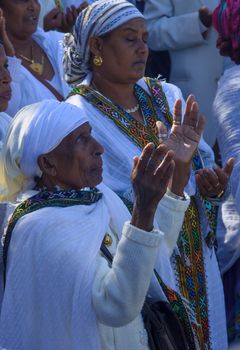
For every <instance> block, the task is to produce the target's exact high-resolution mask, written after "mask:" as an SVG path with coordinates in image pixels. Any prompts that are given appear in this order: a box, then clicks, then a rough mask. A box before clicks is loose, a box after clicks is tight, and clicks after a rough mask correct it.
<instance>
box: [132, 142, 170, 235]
mask: <svg viewBox="0 0 240 350" xmlns="http://www.w3.org/2000/svg"><path fill="white" fill-rule="evenodd" d="M166 151H167V150H166V146H164V145H159V146H158V147H157V149H156V150H154V145H153V144H152V143H149V144H148V145H147V146H146V147H144V149H143V151H142V154H141V156H140V157H135V158H134V165H133V170H132V174H131V179H132V186H133V189H134V194H135V201H134V208H133V214H132V221H131V223H132V224H133V225H135V226H137V227H139V228H142V229H144V230H146V231H150V230H151V229H152V225H153V218H154V214H155V211H156V208H157V205H158V203H159V201H160V200H161V198H162V197H163V196H164V194H165V192H166V190H167V185H168V181H169V177H171V176H172V173H173V170H174V161H173V157H174V153H173V152H172V151H168V152H166Z"/></svg>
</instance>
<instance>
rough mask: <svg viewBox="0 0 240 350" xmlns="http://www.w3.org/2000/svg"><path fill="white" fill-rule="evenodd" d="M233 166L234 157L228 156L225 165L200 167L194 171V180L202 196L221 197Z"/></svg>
mask: <svg viewBox="0 0 240 350" xmlns="http://www.w3.org/2000/svg"><path fill="white" fill-rule="evenodd" d="M233 166H234V158H229V159H228V161H227V163H226V165H225V167H224V168H220V167H219V166H217V165H216V166H214V167H213V170H212V169H207V168H204V169H200V170H198V171H197V172H196V182H197V185H198V189H199V192H200V194H201V196H202V197H209V198H211V197H213V198H214V197H219V198H220V197H221V196H222V195H223V194H224V191H225V189H226V187H227V184H228V180H229V177H230V176H231V173H232V170H233Z"/></svg>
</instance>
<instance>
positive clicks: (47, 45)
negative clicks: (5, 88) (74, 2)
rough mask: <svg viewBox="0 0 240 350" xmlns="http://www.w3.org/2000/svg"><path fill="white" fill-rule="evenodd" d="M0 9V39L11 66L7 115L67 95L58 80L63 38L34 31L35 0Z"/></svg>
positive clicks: (6, 2) (3, 3)
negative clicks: (45, 100)
mask: <svg viewBox="0 0 240 350" xmlns="http://www.w3.org/2000/svg"><path fill="white" fill-rule="evenodd" d="M0 8H1V9H2V10H1V11H0V24H1V28H0V30H1V36H2V38H3V41H4V46H5V50H6V53H7V55H8V56H10V60H12V61H13V63H14V71H13V73H12V79H13V82H12V90H13V96H12V99H11V101H10V103H9V107H8V110H7V112H8V114H9V115H11V116H14V114H15V113H16V112H18V110H19V109H20V108H22V107H23V106H26V105H28V104H30V103H34V102H38V101H42V100H43V99H46V98H53V99H58V100H63V99H64V97H66V96H67V94H68V92H69V88H68V86H67V84H66V83H65V82H64V81H63V79H62V76H63V72H62V52H63V49H62V44H61V39H62V35H63V34H61V33H58V32H54V31H50V32H47V33H46V32H44V31H43V30H42V29H40V28H38V17H39V12H40V4H39V2H38V1H37V0H27V1H15V0H0ZM5 22H6V30H5Z"/></svg>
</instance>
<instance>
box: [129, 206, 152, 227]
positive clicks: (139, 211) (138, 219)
mask: <svg viewBox="0 0 240 350" xmlns="http://www.w3.org/2000/svg"><path fill="white" fill-rule="evenodd" d="M154 214H155V210H151V209H149V208H142V207H141V206H140V207H139V205H138V204H137V203H136V202H135V203H134V206H133V212H132V220H131V225H133V226H136V227H138V228H140V229H142V230H144V231H152V229H153V219H154Z"/></svg>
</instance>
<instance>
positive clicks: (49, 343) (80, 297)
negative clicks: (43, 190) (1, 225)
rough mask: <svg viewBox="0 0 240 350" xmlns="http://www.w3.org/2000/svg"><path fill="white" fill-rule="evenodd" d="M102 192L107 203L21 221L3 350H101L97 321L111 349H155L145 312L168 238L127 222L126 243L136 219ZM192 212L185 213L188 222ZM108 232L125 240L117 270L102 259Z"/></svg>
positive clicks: (11, 256)
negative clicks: (155, 269)
mask: <svg viewBox="0 0 240 350" xmlns="http://www.w3.org/2000/svg"><path fill="white" fill-rule="evenodd" d="M99 188H100V190H101V192H103V198H102V199H101V200H99V201H98V202H97V203H95V204H92V205H90V206H83V205H81V206H74V207H66V208H44V209H40V210H38V211H36V212H33V213H31V214H29V215H26V216H25V217H23V218H21V219H20V220H19V221H18V223H17V225H16V226H15V228H14V231H13V235H12V240H11V244H10V248H9V253H8V265H7V283H6V289H5V293H4V298H3V304H2V311H1V319H0V344H1V346H3V347H6V348H9V349H14V350H22V349H25V350H32V349H34V350H43V349H44V350H52V349H58V350H61V349H64V350H65V349H71V350H74V349H77V350H78V349H84V350H90V349H91V350H98V349H100V345H99V340H98V332H97V328H96V326H97V324H96V321H97V322H98V327H99V330H100V332H101V334H102V336H101V341H102V342H104V343H102V349H103V350H107V349H111V350H132V349H136V350H147V349H148V346H147V345H146V341H147V338H146V333H145V331H144V328H143V323H142V321H141V318H140V317H139V313H140V310H141V308H142V305H143V302H144V298H145V295H146V293H147V290H148V287H149V283H150V277H151V275H152V269H153V266H154V261H155V259H156V257H157V253H158V249H159V245H160V244H162V242H163V238H164V234H163V233H162V232H160V231H156V230H154V231H152V232H144V231H142V230H139V229H137V228H134V227H133V226H131V225H129V224H127V225H125V228H124V229H123V235H122V238H121V239H120V236H121V231H122V226H123V224H124V222H125V221H126V220H129V218H130V214H129V212H128V211H127V209H126V207H125V206H124V205H123V204H122V202H121V200H120V199H119V198H118V197H117V196H116V195H115V194H114V193H113V192H112V191H111V190H110V189H108V188H106V187H105V186H103V185H101V186H99ZM178 202H179V204H180V202H184V201H178ZM183 206H185V204H184V205H183ZM180 207H181V204H180ZM184 211H185V210H180V208H179V210H178V215H177V216H178V218H179V220H180V221H181V220H182V219H183V215H184ZM176 214H177V213H174V215H175V217H176ZM168 217H169V216H166V215H165V218H164V221H165V223H164V224H165V225H166V226H168ZM106 232H109V233H112V232H113V233H114V235H113V237H114V240H117V241H118V240H119V239H120V242H119V244H118V247H117V249H116V254H115V258H114V262H113V266H112V269H110V268H109V266H108V263H107V262H106V260H105V258H103V257H102V256H101V255H99V254H98V251H99V248H100V245H101V241H102V239H103V236H104V235H105V233H106ZM114 244H116V243H114ZM114 250H115V249H114ZM114 250H112V252H113V253H115V251H114ZM143 276H144V278H143ZM83 286H84V287H83ZM150 290H151V289H150ZM26 310H27V311H26ZM95 313H96V317H97V320H96V318H95ZM134 319H135V320H134ZM132 320H134V321H133V322H131V321H132ZM129 322H131V323H129ZM113 326H114V327H124V328H115V329H113V328H112V327H113ZM112 334H113V335H114V337H112ZM131 334H132V338H131ZM124 335H125V336H124ZM106 339H108V340H106ZM133 339H135V340H136V343H135V344H134V343H133ZM105 341H107V342H108V343H105ZM133 345H134V346H133Z"/></svg>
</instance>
